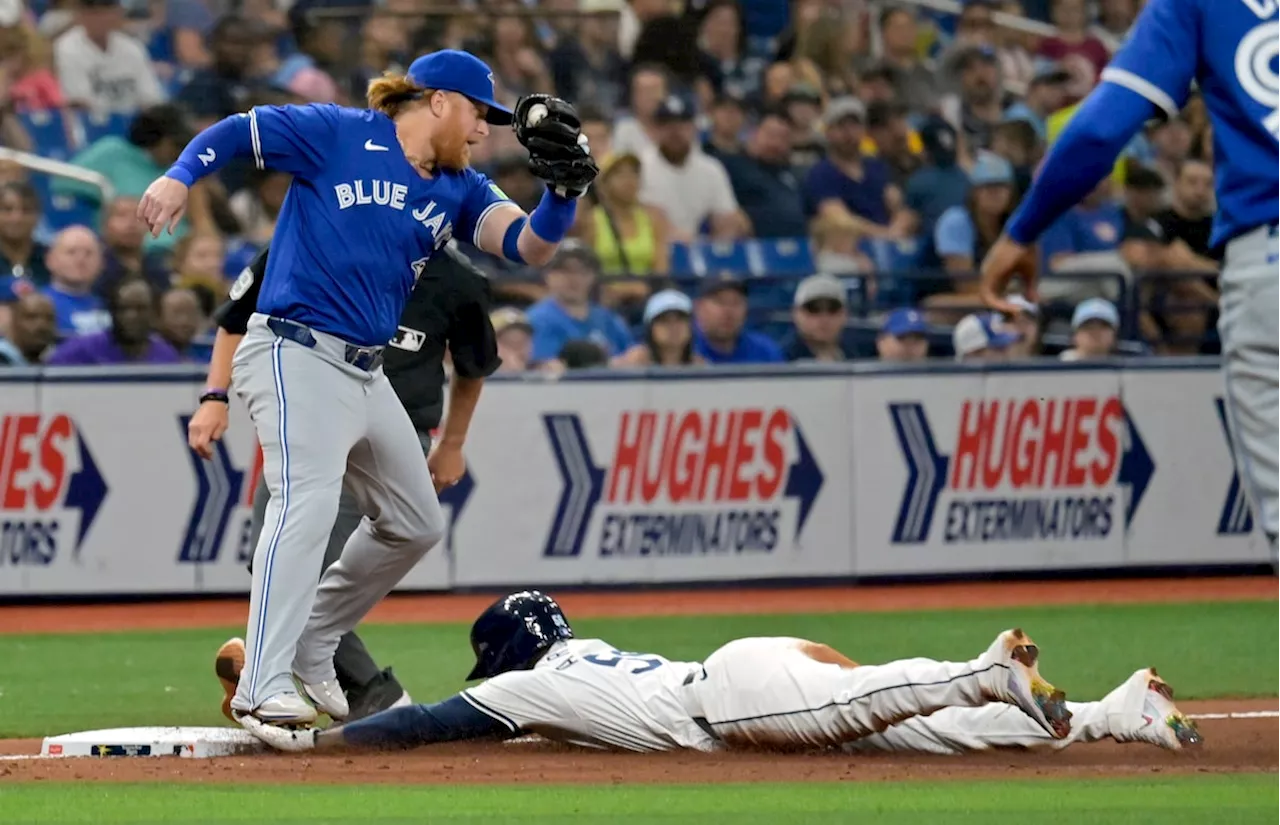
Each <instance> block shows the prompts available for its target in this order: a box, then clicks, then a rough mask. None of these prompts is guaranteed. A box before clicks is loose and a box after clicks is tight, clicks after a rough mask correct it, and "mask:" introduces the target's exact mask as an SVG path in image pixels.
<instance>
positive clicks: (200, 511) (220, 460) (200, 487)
mask: <svg viewBox="0 0 1280 825" xmlns="http://www.w3.org/2000/svg"><path fill="white" fill-rule="evenodd" d="M190 421H191V416H189V415H182V416H178V427H179V433H178V434H179V436H180V437H181V438H182V440H183V442H184V443H185V442H186V440H187V425H188V424H189V423H190ZM187 454H188V456H189V457H190V459H191V467H192V469H193V470H194V471H195V474H196V499H195V502H193V503H192V505H191V516H190V518H188V519H187V531H186V534H185V535H184V536H183V538H182V548H181V549H180V550H179V551H178V561H179V562H190V563H210V562H215V561H217V560H218V553H219V552H220V551H221V549H222V539H223V537H224V536H225V535H226V532H227V522H228V521H230V519H231V513H232V512H233V511H234V510H235V509H236V507H237V506H239V505H240V490H241V487H242V485H243V484H244V471H243V470H240V469H237V468H236V466H235V464H233V463H232V461H231V454H230V453H229V452H227V445H226V442H225V441H215V442H213V459H212V460H210V461H205V460H204V459H203V458H201V457H200V456H199V455H197V454H196V451H195V450H192V449H191V448H190V447H188V448H187Z"/></svg>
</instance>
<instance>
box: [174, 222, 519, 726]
mask: <svg viewBox="0 0 1280 825" xmlns="http://www.w3.org/2000/svg"><path fill="white" fill-rule="evenodd" d="M267 254H268V250H267V249H265V248H264V249H263V250H262V252H260V253H258V256H257V257H256V258H254V260H253V262H252V263H251V264H250V265H249V266H248V267H247V268H246V269H245V270H244V272H242V273H241V275H240V277H239V278H238V279H237V280H236V283H235V285H234V286H232V288H231V296H230V299H229V300H228V301H227V302H226V303H225V304H223V305H222V306H221V307H220V308H219V309H218V311H217V313H216V314H215V316H214V317H215V319H216V320H217V323H218V335H217V340H216V341H215V344H214V352H213V358H212V359H211V362H210V367H209V385H208V387H207V388H206V390H205V392H204V394H203V395H202V396H201V398H200V409H199V410H197V411H196V414H195V415H194V416H193V417H192V419H191V425H190V427H189V428H188V441H189V442H190V444H191V447H192V449H194V450H195V451H196V452H197V453H199V454H200V455H202V456H204V457H205V458H208V457H210V456H211V452H210V450H211V444H212V442H213V441H216V440H217V439H219V438H220V437H221V436H222V433H223V432H225V431H226V428H227V404H228V395H227V392H228V390H229V388H230V379H231V359H232V356H233V355H234V354H235V348H236V346H237V345H238V344H239V343H240V338H241V337H242V336H243V335H244V333H245V330H246V329H247V325H248V322H249V316H250V315H252V314H253V312H254V311H255V308H256V306H257V302H258V291H259V289H260V288H261V284H262V278H263V275H264V273H265V272H266V268H267ZM491 303H492V296H491V292H490V287H489V279H488V278H487V277H485V275H484V273H482V272H481V271H480V270H479V269H477V268H476V267H475V265H473V264H472V263H471V261H470V260H468V258H467V256H466V255H464V254H463V253H462V252H460V251H458V250H456V249H455V248H454V247H453V245H452V244H450V245H448V246H446V247H445V248H444V249H442V250H441V251H440V253H439V254H437V255H435V256H433V257H432V258H431V259H430V260H429V261H428V262H427V265H426V268H425V269H424V270H423V272H422V275H421V277H420V278H419V279H418V283H417V285H416V286H415V287H414V291H413V294H412V295H411V296H410V298H409V302H408V304H406V306H405V309H404V315H403V316H401V318H400V328H399V330H398V331H397V333H396V337H395V338H394V339H392V341H391V342H390V343H389V345H388V346H387V348H386V349H385V350H384V351H383V355H382V357H383V370H384V371H385V372H386V374H387V378H388V379H390V381H391V386H392V388H393V389H394V390H395V392H396V395H397V396H399V398H400V402H401V403H402V404H404V407H405V409H406V410H407V411H408V413H409V418H410V420H412V421H413V424H414V427H416V428H417V430H418V438H419V439H420V440H421V442H422V452H423V455H424V456H427V462H428V465H429V466H430V468H431V476H432V480H433V481H434V483H435V486H436V490H437V492H438V491H440V490H443V489H445V488H447V487H449V486H452V485H453V484H454V483H456V482H457V481H458V479H460V478H461V477H462V475H463V473H464V472H465V470H466V467H465V464H464V462H463V458H462V450H461V447H462V442H463V440H464V439H465V438H466V434H467V429H468V428H469V426H470V423H471V414H472V412H473V411H474V410H475V406H476V402H477V401H478V400H479V398H480V389H481V387H482V386H483V384H484V379H485V377H487V376H489V375H491V374H492V373H493V371H494V370H496V369H497V368H498V366H499V364H500V363H501V361H500V360H499V359H498V345H497V339H496V336H495V335H494V331H493V325H492V324H491V323H490V321H489V310H490V304H491ZM446 347H447V348H448V350H449V353H450V355H451V356H452V359H453V376H454V377H453V384H452V387H451V389H450V393H449V414H448V416H447V417H446V418H445V423H444V429H443V431H442V432H441V433H440V441H439V443H438V444H437V445H436V449H435V450H434V451H433V450H432V443H431V433H432V432H433V431H435V430H436V428H437V427H439V426H440V419H441V417H442V415H443V413H444V384H445V373H444V354H445V348H446ZM313 413H314V414H315V415H323V414H324V411H323V410H315V411H313ZM268 498H269V495H268V493H267V485H265V484H259V485H258V487H257V491H256V493H255V495H254V501H253V529H252V537H251V539H250V542H251V543H252V544H256V543H257V539H258V534H259V533H260V532H261V531H262V524H263V521H264V517H265V513H266V508H267V500H268ZM361 518H363V513H361V512H360V508H359V505H358V504H357V502H356V499H355V497H354V496H352V495H351V494H350V493H349V492H348V491H347V490H346V489H345V488H344V489H343V491H342V497H341V499H340V500H339V502H338V513H337V517H336V519H335V520H334V524H333V530H332V532H331V533H330V534H329V544H328V546H327V547H326V548H325V554H324V566H323V567H322V568H321V573H322V574H323V571H324V570H325V569H328V567H329V565H331V564H333V562H335V561H337V560H338V557H339V556H340V555H342V548H343V547H344V546H345V545H346V543H347V538H348V537H349V536H350V535H351V534H352V533H353V532H354V531H355V529H356V527H357V526H358V525H359V524H360V519H361ZM237 649H238V650H239V651H240V657H241V659H240V661H241V662H242V661H243V648H242V647H240V646H239V642H238V640H233V641H232V642H228V643H227V644H226V645H223V650H220V651H219V655H218V663H217V669H218V675H219V677H220V678H222V680H223V687H224V689H228V688H229V689H230V690H231V691H232V692H234V679H235V678H236V677H237V676H238V670H239V665H238V664H237V665H235V666H234V667H233V665H232V662H233V661H234V658H235V657H234V653H235V651H236V650H237ZM333 663H334V667H335V669H336V670H337V672H338V682H339V683H340V684H341V685H342V689H343V692H344V693H346V695H347V702H348V704H349V705H350V708H351V715H350V716H349V717H348V719H359V718H361V717H364V716H368V715H369V714H372V713H376V712H377V711H379V710H384V709H386V708H388V707H392V706H395V705H400V704H408V703H409V696H408V694H407V693H406V692H405V690H404V688H403V687H402V686H401V685H400V683H399V682H398V681H397V680H396V677H395V675H394V674H392V672H391V668H386V669H385V670H384V669H380V668H379V667H378V665H377V664H376V663H375V662H374V660H373V657H372V656H371V655H370V654H369V651H368V650H367V649H366V648H365V646H364V642H362V641H361V640H360V637H359V636H357V635H356V634H355V633H354V632H352V633H348V634H347V635H345V636H343V637H342V641H341V642H340V643H339V645H338V650H337V652H336V653H335V654H334V662H333ZM227 698H228V699H229V698H230V696H229V695H228V697H227ZM227 707H228V705H227V701H225V700H224V702H223V712H224V713H228V711H227Z"/></svg>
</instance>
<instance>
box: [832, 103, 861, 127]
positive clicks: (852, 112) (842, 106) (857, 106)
mask: <svg viewBox="0 0 1280 825" xmlns="http://www.w3.org/2000/svg"><path fill="white" fill-rule="evenodd" d="M850 118H852V119H854V120H857V121H858V122H859V123H866V122H867V107H866V105H865V104H864V103H863V102H862V101H861V100H858V99H857V98H856V97H837V98H836V99H835V100H833V101H831V102H830V103H828V104H827V110H826V111H825V112H823V113H822V122H823V124H824V125H826V126H831V125H833V124H836V123H839V122H841V121H843V120H849V119H850Z"/></svg>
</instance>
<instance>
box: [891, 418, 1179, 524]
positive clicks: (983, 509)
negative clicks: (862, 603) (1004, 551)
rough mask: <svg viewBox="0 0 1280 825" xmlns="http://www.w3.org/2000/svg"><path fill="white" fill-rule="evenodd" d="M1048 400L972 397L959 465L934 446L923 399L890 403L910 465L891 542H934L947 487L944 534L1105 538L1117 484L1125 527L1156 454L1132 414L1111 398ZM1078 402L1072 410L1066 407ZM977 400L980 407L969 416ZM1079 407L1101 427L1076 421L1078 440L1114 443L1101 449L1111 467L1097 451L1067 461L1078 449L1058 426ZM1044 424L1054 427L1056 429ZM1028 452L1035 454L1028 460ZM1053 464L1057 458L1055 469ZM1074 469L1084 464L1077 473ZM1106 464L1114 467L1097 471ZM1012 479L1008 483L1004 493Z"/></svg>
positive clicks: (900, 444) (897, 434)
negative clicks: (1089, 459)
mask: <svg viewBox="0 0 1280 825" xmlns="http://www.w3.org/2000/svg"><path fill="white" fill-rule="evenodd" d="M1043 401H1044V399H1037V400H1036V401H1033V402H1029V403H1030V406H1031V407H1032V408H1031V409H1028V402H1022V403H1021V404H1020V403H1019V402H1016V401H1003V402H1001V401H992V402H984V401H982V400H975V401H971V402H966V405H965V412H964V413H963V414H962V417H963V418H964V421H963V422H962V423H961V427H960V428H961V433H960V435H958V436H957V439H958V442H959V440H960V439H964V440H965V441H966V447H965V448H964V452H965V454H964V455H963V459H964V460H963V461H962V462H961V463H960V464H959V466H956V464H957V458H956V456H952V455H947V454H946V453H944V452H942V450H940V449H939V448H938V443H937V440H936V439H935V438H934V433H933V428H932V427H931V426H930V424H929V420H928V416H927V415H926V413H925V408H924V405H923V404H922V403H921V402H918V401H912V402H901V403H892V404H889V419H890V422H891V423H892V426H893V432H894V436H895V437H896V438H897V441H898V447H899V449H901V451H902V455H903V459H904V461H905V463H906V469H907V479H906V484H905V485H904V487H903V491H902V498H901V500H900V502H899V505H898V512H897V516H896V518H895V519H894V523H893V531H892V534H891V538H890V540H891V542H892V543H894V544H924V543H926V542H928V541H929V539H930V536H931V535H932V532H933V524H934V516H935V515H936V514H937V511H938V505H939V502H940V501H941V500H942V498H943V495H944V493H950V494H951V495H950V499H951V500H950V502H949V505H948V507H947V514H946V517H945V522H946V530H945V531H944V533H945V535H944V536H943V540H944V541H945V542H948V543H950V542H970V541H1001V540H1033V539H1064V538H1071V539H1082V538H1100V537H1103V536H1105V535H1107V534H1108V533H1109V532H1110V530H1111V525H1112V522H1113V520H1114V519H1113V516H1112V514H1111V508H1112V506H1113V504H1114V503H1115V499H1116V495H1115V493H1116V492H1117V490H1118V491H1119V492H1123V493H1125V494H1127V495H1126V497H1125V500H1124V507H1123V511H1122V512H1123V524H1124V526H1125V528H1126V529H1127V528H1128V527H1129V525H1131V524H1132V523H1133V518H1134V515H1135V513H1136V512H1137V510H1138V507H1139V505H1140V504H1141V503H1142V499H1143V496H1144V495H1145V494H1146V491H1147V489H1148V487H1149V486H1150V484H1151V477H1152V475H1153V474H1154V473H1155V462H1154V460H1153V459H1152V457H1151V453H1150V451H1149V450H1148V449H1147V445H1146V443H1145V442H1144V441H1143V440H1142V436H1141V434H1140V433H1139V432H1138V428H1137V426H1136V425H1135V423H1134V421H1133V418H1132V416H1130V415H1129V413H1128V411H1127V410H1125V409H1124V408H1123V406H1122V405H1121V404H1120V402H1119V400H1118V399H1115V398H1112V399H1090V398H1085V399H1060V400H1055V401H1050V402H1048V403H1047V404H1044V405H1043V407H1042V406H1041V404H1040V402H1043ZM1052 404H1058V405H1059V406H1058V407H1057V409H1058V415H1059V417H1058V418H1057V419H1056V420H1055V424H1054V425H1050V424H1049V423H1048V422H1047V421H1041V413H1042V411H1043V414H1044V416H1045V417H1046V418H1048V417H1050V416H1052V415H1053V412H1052V410H1053V407H1052V406H1050V405H1052ZM1073 404H1074V405H1076V406H1075V408H1074V409H1075V412H1072V411H1071V410H1070V409H1069V407H1070V405H1073ZM971 407H972V408H973V410H976V412H973V416H972V420H970V417H969V416H970V413H971V412H972V410H970V408H971ZM1073 416H1077V417H1080V418H1088V419H1089V426H1090V427H1092V428H1094V430H1095V432H1094V435H1093V436H1090V435H1089V434H1088V430H1087V429H1086V430H1077V431H1076V432H1075V433H1074V434H1072V440H1073V441H1074V440H1075V439H1076V438H1079V437H1081V435H1080V434H1081V433H1084V435H1083V437H1084V438H1085V439H1086V444H1087V443H1088V442H1087V439H1089V438H1093V439H1095V440H1096V441H1097V442H1098V445H1108V444H1109V447H1108V446H1098V450H1099V451H1101V452H1102V453H1104V454H1105V453H1107V452H1108V449H1109V450H1110V454H1111V455H1112V456H1114V457H1115V463H1114V464H1112V465H1110V466H1111V469H1109V470H1108V469H1107V467H1106V466H1105V465H1102V466H1101V467H1100V466H1099V465H1098V464H1097V460H1096V459H1095V461H1094V463H1092V464H1090V465H1089V467H1088V468H1085V467H1084V466H1076V467H1075V469H1074V471H1072V470H1066V469H1065V468H1066V467H1067V465H1070V464H1071V463H1072V462H1073V461H1074V460H1075V459H1074V456H1073V451H1074V449H1075V448H1074V447H1070V448H1068V446H1067V443H1066V442H1067V438H1066V436H1067V432H1066V430H1065V429H1063V430H1056V429H1054V428H1055V426H1056V423H1061V425H1062V427H1063V428H1066V427H1067V422H1068V421H1071V420H1073V418H1072V417H1073ZM998 422H1004V427H1005V428H1008V427H1013V426H1016V427H1017V433H1016V434H1011V433H1009V432H1007V431H1006V430H1001V429H999V428H998ZM1110 422H1113V423H1114V424H1115V426H1117V427H1118V428H1119V434H1120V441H1119V443H1117V440H1116V437H1115V436H1114V435H1110V436H1103V435H1099V434H1098V433H1099V432H1101V431H1103V430H1108V431H1109V432H1111V431H1110V430H1109V427H1110V426H1111V423H1110ZM1024 427H1025V431H1024ZM1048 430H1053V434H1052V436H1051V435H1050V433H1049V432H1048ZM1051 440H1053V441H1054V443H1055V444H1056V454H1055V455H1049V454H1050V453H1052V452H1054V450H1051V449H1050V447H1049V446H1048V444H1047V442H1049V441H1051ZM958 449H959V448H958ZM1029 453H1033V454H1038V455H1039V458H1031V459H1028V458H1027V455H1028V454H1029ZM1117 453H1118V455H1117ZM979 454H981V455H979ZM993 456H994V457H993ZM1050 459H1052V463H1051V461H1050ZM1054 464H1056V465H1057V466H1056V467H1054ZM979 465H981V466H979ZM1050 467H1054V468H1053V471H1052V474H1049V472H1048V468H1050ZM966 472H967V473H968V475H966ZM1072 472H1075V473H1078V476H1077V477H1075V478H1074V479H1073V478H1072V476H1071V473H1072ZM1101 473H1109V475H1107V476H1106V477H1105V478H1100V477H1098V475H1099V474H1101ZM979 478H981V479H982V483H978V481H977V480H978V479H979ZM1112 484H1114V487H1113V488H1111V492H1108V488H1109V487H1111V485H1112ZM1010 488H1011V489H1012V492H1008V493H1002V492H1000V490H1008V489H1010Z"/></svg>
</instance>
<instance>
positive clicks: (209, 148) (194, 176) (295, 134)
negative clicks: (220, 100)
mask: <svg viewBox="0 0 1280 825" xmlns="http://www.w3.org/2000/svg"><path fill="white" fill-rule="evenodd" d="M340 111H341V110H340V109H339V107H337V106H334V105H331V104H330V105H323V106H321V105H311V106H255V107H254V108H252V109H250V110H249V111H248V112H246V113H244V114H240V115H232V116H231V117H228V118H225V119H223V120H220V121H218V122H217V123H215V124H213V125H212V126H210V127H209V128H208V129H205V130H204V131H203V132H201V133H200V134H198V135H196V137H195V139H194V140H192V141H191V142H190V143H188V144H187V148H186V149H184V150H182V154H181V155H180V156H179V157H178V160H177V162H176V163H174V165H173V167H172V168H170V170H169V172H168V176H169V177H171V178H174V179H176V180H180V181H182V182H183V183H185V184H187V185H188V186H190V185H191V184H192V183H193V182H195V181H197V180H199V179H200V178H203V177H205V176H206V175H211V174H213V173H214V172H216V171H218V170H219V169H221V168H222V167H223V166H226V165H227V163H229V162H230V161H231V159H232V158H249V159H251V160H252V161H253V164H254V166H256V167H257V168H259V169H273V170H276V171H279V172H288V173H289V174H291V175H297V176H299V177H302V178H310V177H313V176H314V175H315V174H316V173H317V172H318V171H319V170H320V169H322V168H323V167H324V162H325V157H326V156H327V155H328V154H329V153H330V152H331V151H332V148H333V143H334V135H335V134H336V133H337V123H338V118H339V112H340Z"/></svg>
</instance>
